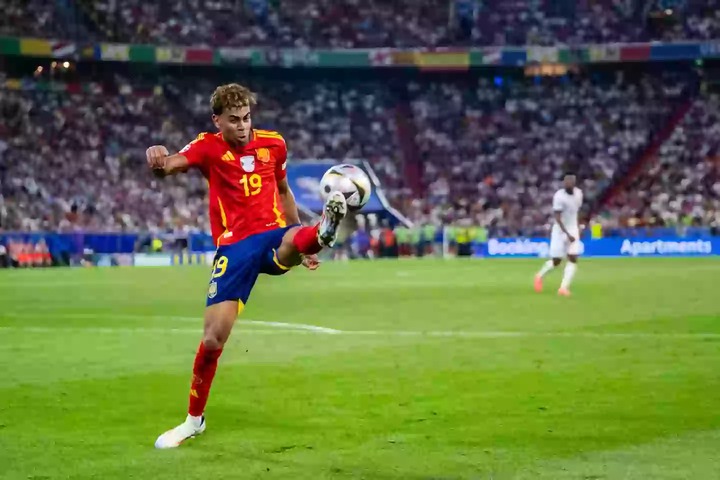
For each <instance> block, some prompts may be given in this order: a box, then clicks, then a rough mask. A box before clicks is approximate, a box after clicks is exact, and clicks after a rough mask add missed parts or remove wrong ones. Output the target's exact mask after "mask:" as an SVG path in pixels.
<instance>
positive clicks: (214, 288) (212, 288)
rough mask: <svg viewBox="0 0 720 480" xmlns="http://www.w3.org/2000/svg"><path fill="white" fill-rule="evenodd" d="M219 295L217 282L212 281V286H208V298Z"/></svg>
mask: <svg viewBox="0 0 720 480" xmlns="http://www.w3.org/2000/svg"><path fill="white" fill-rule="evenodd" d="M216 295H217V282H210V287H208V298H215V296H216Z"/></svg>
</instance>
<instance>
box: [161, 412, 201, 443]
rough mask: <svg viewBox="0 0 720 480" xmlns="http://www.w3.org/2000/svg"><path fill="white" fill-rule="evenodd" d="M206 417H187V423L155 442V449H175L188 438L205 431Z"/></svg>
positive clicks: (164, 434) (169, 431) (166, 433)
mask: <svg viewBox="0 0 720 480" xmlns="http://www.w3.org/2000/svg"><path fill="white" fill-rule="evenodd" d="M205 428H206V424H205V416H202V417H200V418H198V417H191V416H190V415H188V416H187V418H186V419H185V421H184V422H183V423H181V424H180V425H178V426H177V427H175V428H173V429H172V430H168V431H167V432H165V433H163V434H162V435H160V436H159V437H158V439H157V440H155V448H175V447H178V446H179V445H180V444H181V443H182V442H184V441H185V440H187V439H188V438H193V437H195V436H197V435H200V434H201V433H203V432H204V431H205Z"/></svg>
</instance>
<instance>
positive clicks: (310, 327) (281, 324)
mask: <svg viewBox="0 0 720 480" xmlns="http://www.w3.org/2000/svg"><path fill="white" fill-rule="evenodd" d="M239 323H240V324H241V325H242V324H243V323H249V324H251V325H267V326H268V327H277V328H282V329H287V330H308V331H311V332H317V333H329V334H338V333H344V332H343V331H342V330H336V329H334V328H327V327H320V326H318V325H307V324H305V323H285V322H263V321H261V320H240V321H239Z"/></svg>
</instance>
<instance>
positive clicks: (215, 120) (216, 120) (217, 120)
mask: <svg viewBox="0 0 720 480" xmlns="http://www.w3.org/2000/svg"><path fill="white" fill-rule="evenodd" d="M212 121H213V123H214V124H215V128H217V129H218V130H220V116H219V115H215V114H214V113H213V116H212Z"/></svg>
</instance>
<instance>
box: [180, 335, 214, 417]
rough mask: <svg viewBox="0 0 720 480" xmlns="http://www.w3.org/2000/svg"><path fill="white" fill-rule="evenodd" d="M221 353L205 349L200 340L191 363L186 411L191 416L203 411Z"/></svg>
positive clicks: (198, 414)
mask: <svg viewBox="0 0 720 480" xmlns="http://www.w3.org/2000/svg"><path fill="white" fill-rule="evenodd" d="M221 353H222V348H221V349H219V350H206V349H205V345H204V344H203V343H202V342H200V347H198V351H197V353H196V354H195V364H194V365H193V379H192V384H191V385H190V406H189V407H188V413H189V414H190V415H192V416H193V417H199V416H200V415H202V414H203V412H204V411H205V405H206V404H207V401H208V396H209V395H210V386H211V385H212V381H213V378H214V377H215V370H217V364H218V359H219V358H220V354H221Z"/></svg>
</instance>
